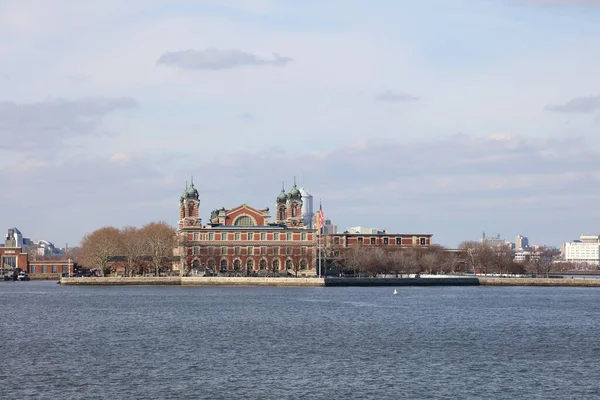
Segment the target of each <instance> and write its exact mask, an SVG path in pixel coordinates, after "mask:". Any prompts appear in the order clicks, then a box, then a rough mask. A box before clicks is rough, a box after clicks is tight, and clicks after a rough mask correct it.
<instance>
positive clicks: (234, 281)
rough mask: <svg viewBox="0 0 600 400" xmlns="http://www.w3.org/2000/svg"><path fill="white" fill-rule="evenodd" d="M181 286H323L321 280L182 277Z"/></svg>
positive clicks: (323, 282) (323, 281)
mask: <svg viewBox="0 0 600 400" xmlns="http://www.w3.org/2000/svg"><path fill="white" fill-rule="evenodd" d="M181 285H182V286H312V287H314V286H317V287H319V286H325V279H323V278H245V277H183V278H181Z"/></svg>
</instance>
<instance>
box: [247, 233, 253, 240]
mask: <svg viewBox="0 0 600 400" xmlns="http://www.w3.org/2000/svg"><path fill="white" fill-rule="evenodd" d="M248 240H254V233H252V232H248Z"/></svg>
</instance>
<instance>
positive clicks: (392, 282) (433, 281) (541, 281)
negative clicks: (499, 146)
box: [60, 277, 600, 288]
mask: <svg viewBox="0 0 600 400" xmlns="http://www.w3.org/2000/svg"><path fill="white" fill-rule="evenodd" d="M60 283H61V285H66V286H111V285H112V286H117V285H120V286H147V285H175V286H289V287H342V286H345V287H348V286H570V287H599V288H600V279H584V278H572V279H567V278H490V277H444V278H256V277H135V278H121V277H94V278H79V277H78V278H61V280H60Z"/></svg>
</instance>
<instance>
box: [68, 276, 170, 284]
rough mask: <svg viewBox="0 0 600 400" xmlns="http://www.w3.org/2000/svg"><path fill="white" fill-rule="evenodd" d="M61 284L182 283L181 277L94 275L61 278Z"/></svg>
mask: <svg viewBox="0 0 600 400" xmlns="http://www.w3.org/2000/svg"><path fill="white" fill-rule="evenodd" d="M60 284H61V285H67V286H80V285H81V286H96V285H100V286H110V285H114V286H116V285H121V286H138V285H139V286H141V285H181V278H180V277H178V276H174V277H171V276H169V277H158V278H155V277H143V278H142V277H136V278H122V277H94V278H60Z"/></svg>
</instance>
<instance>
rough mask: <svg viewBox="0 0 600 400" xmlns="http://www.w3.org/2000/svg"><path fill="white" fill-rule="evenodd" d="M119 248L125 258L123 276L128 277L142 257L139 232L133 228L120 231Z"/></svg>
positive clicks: (141, 241)
mask: <svg viewBox="0 0 600 400" xmlns="http://www.w3.org/2000/svg"><path fill="white" fill-rule="evenodd" d="M120 239H121V247H122V249H123V254H121V255H123V256H124V257H125V275H127V276H129V275H132V274H133V273H134V270H135V269H136V267H137V266H138V264H139V261H140V258H141V257H142V256H143V255H144V240H143V238H142V235H141V234H140V230H139V229H138V228H136V227H135V226H126V227H124V228H122V229H121V235H120Z"/></svg>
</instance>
